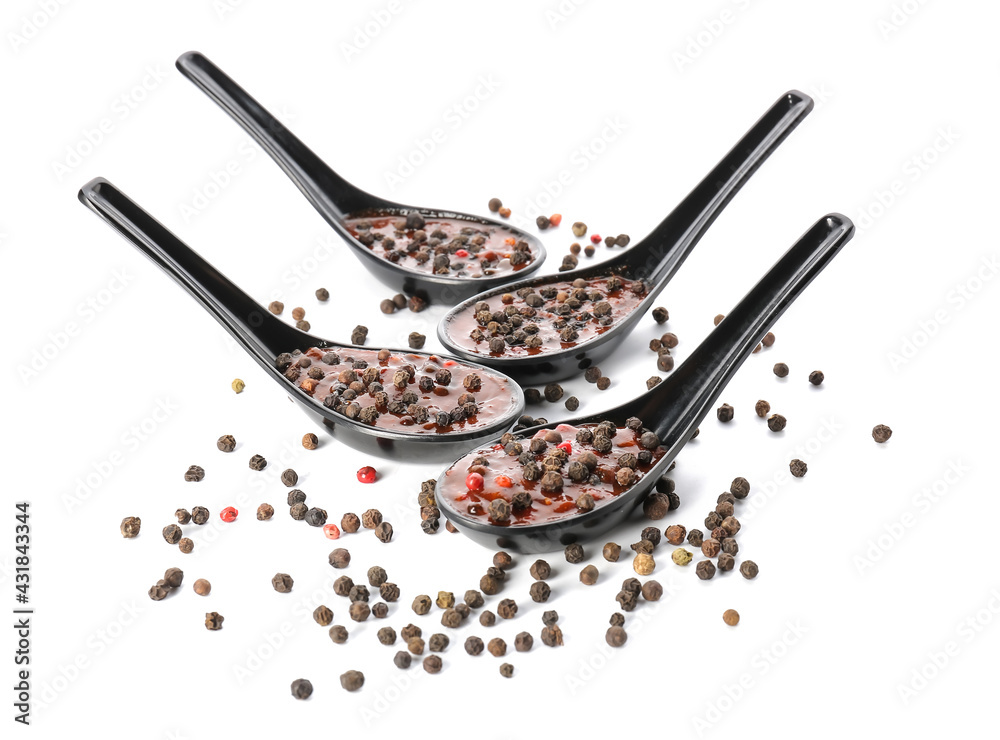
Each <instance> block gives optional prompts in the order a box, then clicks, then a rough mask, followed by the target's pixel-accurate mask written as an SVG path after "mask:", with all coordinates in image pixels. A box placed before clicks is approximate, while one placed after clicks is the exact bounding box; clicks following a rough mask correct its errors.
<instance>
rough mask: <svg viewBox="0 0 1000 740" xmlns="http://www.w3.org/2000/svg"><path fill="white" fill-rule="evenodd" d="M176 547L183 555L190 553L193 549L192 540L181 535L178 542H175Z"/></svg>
mask: <svg viewBox="0 0 1000 740" xmlns="http://www.w3.org/2000/svg"><path fill="white" fill-rule="evenodd" d="M177 547H178V548H180V551H181V552H182V553H184V554H185V555H187V554H189V553H191V552H192V551H193V550H194V540H192V539H191V538H190V537H181V539H180V542H178V543H177Z"/></svg>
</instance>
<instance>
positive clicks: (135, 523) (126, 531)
mask: <svg viewBox="0 0 1000 740" xmlns="http://www.w3.org/2000/svg"><path fill="white" fill-rule="evenodd" d="M141 527H142V520H141V519H140V518H139V517H137V516H127V517H125V518H124V519H122V523H121V526H120V527H119V529H120V530H121V533H122V537H124V538H125V539H127V540H130V539H132V538H133V537H138V536H139V529H140V528H141Z"/></svg>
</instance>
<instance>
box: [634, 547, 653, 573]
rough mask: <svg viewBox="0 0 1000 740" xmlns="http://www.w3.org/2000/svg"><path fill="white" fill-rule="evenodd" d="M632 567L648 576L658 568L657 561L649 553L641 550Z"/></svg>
mask: <svg viewBox="0 0 1000 740" xmlns="http://www.w3.org/2000/svg"><path fill="white" fill-rule="evenodd" d="M632 568H633V569H634V570H635V572H636V573H638V574H639V575H640V576H648V575H649V574H650V573H652V572H653V571H654V570H655V569H656V561H655V560H653V556H652V555H650V554H649V553H645V552H640V553H637V554H636V556H635V558H634V559H633V560H632Z"/></svg>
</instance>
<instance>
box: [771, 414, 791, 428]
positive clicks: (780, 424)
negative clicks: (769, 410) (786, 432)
mask: <svg viewBox="0 0 1000 740" xmlns="http://www.w3.org/2000/svg"><path fill="white" fill-rule="evenodd" d="M787 424H788V419H786V418H785V417H784V416H782V415H781V414H771V415H770V416H769V417H767V428H768V429H770V430H771V431H772V432H780V431H782V430H783V429H784V428H785V426H786V425H787Z"/></svg>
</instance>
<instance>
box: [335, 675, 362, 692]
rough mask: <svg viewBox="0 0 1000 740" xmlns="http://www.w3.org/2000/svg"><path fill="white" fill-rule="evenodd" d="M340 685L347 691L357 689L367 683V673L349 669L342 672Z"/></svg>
mask: <svg viewBox="0 0 1000 740" xmlns="http://www.w3.org/2000/svg"><path fill="white" fill-rule="evenodd" d="M340 685H341V686H342V687H343V688H344V689H346V690H347V691H357V690H358V689H360V688H361V687H362V686H364V685H365V674H363V673H362V672H361V671H347V673H343V674H341V676H340Z"/></svg>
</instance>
